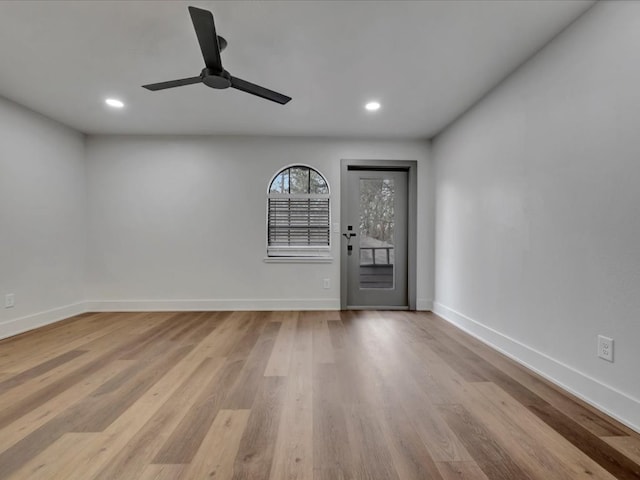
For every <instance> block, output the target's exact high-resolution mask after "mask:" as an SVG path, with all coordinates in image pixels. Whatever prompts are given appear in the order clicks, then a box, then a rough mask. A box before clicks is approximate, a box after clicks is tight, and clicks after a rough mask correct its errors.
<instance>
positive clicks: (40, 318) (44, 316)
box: [0, 302, 87, 339]
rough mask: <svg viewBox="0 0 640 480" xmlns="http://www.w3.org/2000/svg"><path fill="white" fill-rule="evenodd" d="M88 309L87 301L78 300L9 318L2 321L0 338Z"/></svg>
mask: <svg viewBox="0 0 640 480" xmlns="http://www.w3.org/2000/svg"><path fill="white" fill-rule="evenodd" d="M86 311H87V310H86V308H85V302H78V303H72V304H70V305H65V306H64V307H58V308H52V309H51V310H46V311H44V312H38V313H33V314H31V315H25V316H24V317H20V318H14V319H12V320H7V321H5V322H1V323H0V339H2V338H7V337H13V336H14V335H18V334H20V333H24V332H27V331H29V330H33V329H34V328H39V327H44V326H45V325H49V324H50V323H55V322H59V321H60V320H64V319H65V318H69V317H73V316H74V315H79V314H81V313H85V312H86Z"/></svg>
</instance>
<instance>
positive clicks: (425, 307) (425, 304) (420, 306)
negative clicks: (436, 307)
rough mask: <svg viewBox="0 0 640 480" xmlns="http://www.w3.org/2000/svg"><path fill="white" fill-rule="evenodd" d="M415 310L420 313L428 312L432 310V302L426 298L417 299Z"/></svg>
mask: <svg viewBox="0 0 640 480" xmlns="http://www.w3.org/2000/svg"><path fill="white" fill-rule="evenodd" d="M416 310H418V311H420V312H430V311H432V310H433V300H427V299H426V298H418V299H417V300H416Z"/></svg>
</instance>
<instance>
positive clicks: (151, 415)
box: [0, 312, 640, 480]
mask: <svg viewBox="0 0 640 480" xmlns="http://www.w3.org/2000/svg"><path fill="white" fill-rule="evenodd" d="M0 478H1V479H29V480H36V479H64V480H69V479H81V480H89V479H123V480H129V479H143V480H152V479H156V480H160V479H167V480H169V479H170V480H184V479H198V480H199V479H250V480H260V479H274V480H284V479H326V480H339V479H381V480H393V479H403V480H404V479H420V480H425V479H434V480H453V479H457V480H461V479H481V480H487V479H491V480H493V479H506V480H520V479H522V480H527V479H529V480H534V479H540V480H554V479H559V480H564V479H569V480H573V479H582V478H589V479H614V478H618V479H640V437H639V436H638V435H637V434H634V433H633V432H632V431H630V430H629V429H628V428H626V427H624V426H623V425H620V424H618V423H617V422H615V421H614V420H612V419H610V418H607V417H606V416H605V415H603V414H600V413H598V412H596V411H594V410H593V409H591V408H590V407H588V406H586V405H584V404H582V403H580V402H579V401H577V400H575V399H573V398H571V397H570V396H569V395H567V394H565V393H563V392H561V391H559V390H558V389H556V388H555V387H553V386H551V385H550V384H548V383H547V382H545V381H544V380H542V379H540V378H539V377H537V376H535V375H533V374H531V373H529V372H528V371H526V370H525V369H523V368H522V367H520V366H518V365H517V364H515V363H513V362H512V361H510V360H508V359H506V358H505V357H503V356H502V355H500V354H498V353H496V352H495V351H493V350H491V349H489V348H487V347H486V346H484V345H482V344H481V343H480V342H478V341H477V340H475V339H473V338H471V337H469V336H467V335H466V334H464V333H462V332H461V331H459V330H457V329H455V328H453V327H451V326H450V325H448V324H447V323H446V322H444V321H443V320H442V319H440V318H438V317H437V316H435V315H433V314H428V313H409V312H214V313H212V312H205V313H201V312H188V313H165V312H163V313H135V314H134V313H101V314H85V315H80V316H78V317H75V318H72V319H69V320H66V321H64V322H60V323H58V324H55V325H52V326H49V327H45V328H42V329H39V330H36V331H33V332H30V333H27V334H23V335H20V336H17V337H14V338H11V339H6V340H4V341H1V342H0Z"/></svg>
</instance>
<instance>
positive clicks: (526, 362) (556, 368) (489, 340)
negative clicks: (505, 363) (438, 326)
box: [433, 302, 640, 433]
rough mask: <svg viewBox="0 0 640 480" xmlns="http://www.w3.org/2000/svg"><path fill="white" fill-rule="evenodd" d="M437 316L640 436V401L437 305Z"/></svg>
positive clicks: (464, 316) (435, 311)
mask: <svg viewBox="0 0 640 480" xmlns="http://www.w3.org/2000/svg"><path fill="white" fill-rule="evenodd" d="M433 312H434V313H436V314H437V315H439V316H440V317H442V318H443V319H445V320H446V321H448V322H449V323H451V324H453V325H455V326H456V327H458V328H460V329H461V330H464V331H465V332H467V333H468V334H470V335H472V336H474V337H475V338H477V339H478V340H480V341H481V342H483V343H485V344H487V345H489V346H490V347H492V348H494V349H495V350H498V351H499V352H501V353H503V354H505V355H506V356H508V357H509V358H511V359H513V360H515V361H516V362H518V363H520V364H521V365H523V366H525V367H527V368H528V369H530V370H533V371H534V372H536V373H537V374H539V375H541V376H542V377H544V378H546V379H547V380H549V381H550V382H553V383H554V384H556V385H558V386H559V387H561V388H563V389H564V390H567V391H568V392H570V393H572V394H573V395H575V396H576V397H578V398H580V399H582V400H584V401H585V402H587V403H589V404H590V405H593V406H594V407H596V408H597V409H598V410H601V411H603V412H604V413H606V414H607V415H609V416H611V417H613V418H615V419H616V420H618V421H619V422H621V423H623V424H625V425H627V426H628V427H629V428H631V429H633V430H635V431H636V432H639V433H640V400H638V399H637V398H633V397H631V396H630V395H628V394H626V393H624V392H622V391H620V390H618V389H616V388H614V387H611V386H609V385H606V384H604V383H602V382H601V381H599V380H597V379H595V378H593V377H591V376H589V375H588V374H586V373H584V372H580V371H578V370H576V369H575V368H573V367H570V366H569V365H566V364H564V363H562V362H560V361H558V360H555V359H554V358H551V357H549V356H548V355H546V354H544V353H542V352H539V351H538V350H536V349H534V348H532V347H529V346H527V345H525V344H523V343H521V342H519V341H518V340H515V339H513V338H510V337H508V336H507V335H504V334H502V333H500V332H498V331H497V330H494V329H492V328H490V327H487V326H486V325H483V324H482V323H480V322H478V321H477V320H473V319H472V318H469V317H467V316H466V315H464V314H462V313H460V312H456V311H455V310H453V309H452V308H449V307H447V306H445V305H442V304H441V303H438V302H434V304H433Z"/></svg>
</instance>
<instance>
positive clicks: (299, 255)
mask: <svg viewBox="0 0 640 480" xmlns="http://www.w3.org/2000/svg"><path fill="white" fill-rule="evenodd" d="M295 167H303V168H308V169H310V170H311V171H314V172H316V173H317V174H318V175H320V176H321V177H322V179H323V180H324V182H325V184H326V185H327V191H328V193H300V194H295V193H294V194H291V193H271V185H272V184H273V181H274V180H275V179H276V178H277V177H278V176H279V175H280V174H281V173H282V172H284V171H285V170H287V169H290V168H295ZM270 198H326V199H328V201H329V224H328V229H329V245H326V246H304V245H300V246H295V245H279V246H270V245H269V199H270ZM331 203H332V202H331V185H330V184H329V181H328V180H327V177H326V176H325V175H324V174H323V173H322V172H321V171H320V170H319V169H318V168H316V167H313V166H311V165H308V164H306V163H291V164H289V165H285V166H283V167H280V168H278V169H277V170H276V172H275V173H274V174H273V175H272V176H271V178H270V179H269V182H268V183H267V198H266V202H265V235H264V239H265V250H266V253H267V255H266V257H265V258H264V261H265V262H267V263H304V262H305V261H308V262H309V263H329V262H332V261H333V257H332V256H331V248H332V241H331V234H332V229H331V219H332V215H331Z"/></svg>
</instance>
